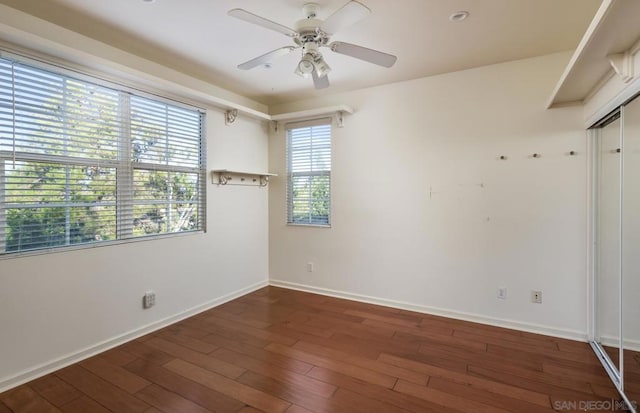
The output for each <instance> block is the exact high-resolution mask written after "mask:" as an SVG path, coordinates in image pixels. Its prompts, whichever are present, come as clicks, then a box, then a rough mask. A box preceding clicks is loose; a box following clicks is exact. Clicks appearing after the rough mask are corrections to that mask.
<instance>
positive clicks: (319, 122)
mask: <svg viewBox="0 0 640 413" xmlns="http://www.w3.org/2000/svg"><path fill="white" fill-rule="evenodd" d="M317 126H328V127H329V159H330V162H331V165H330V168H329V170H328V171H313V170H310V171H301V172H293V171H292V169H293V168H292V151H291V149H292V147H291V131H292V130H294V129H304V128H309V127H317ZM285 137H286V168H287V170H286V173H287V182H286V200H285V204H286V217H285V218H286V224H287V226H300V227H310V228H331V227H332V215H333V185H332V174H333V119H332V118H330V117H323V118H318V119H309V120H304V121H296V122H291V123H287V124H286V126H285ZM311 146H313V144H310V147H311ZM295 176H308V177H319V176H327V177H328V183H329V191H328V192H329V196H328V199H327V201H328V204H329V205H328V211H327V222H326V223H314V222H296V221H294V220H293V210H294V207H293V202H294V201H295V198H294V196H293V182H292V180H293V178H294V177H295ZM309 221H311V219H310V220H309Z"/></svg>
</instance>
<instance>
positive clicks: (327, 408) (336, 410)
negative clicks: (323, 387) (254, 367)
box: [239, 371, 351, 413]
mask: <svg viewBox="0 0 640 413" xmlns="http://www.w3.org/2000/svg"><path fill="white" fill-rule="evenodd" d="M239 381H240V382H241V383H243V384H245V385H247V386H250V387H251V388H254V389H257V390H260V391H262V392H265V393H269V394H272V395H274V396H276V397H279V398H281V399H283V400H286V401H287V402H289V403H291V405H297V406H301V407H303V408H305V409H308V410H311V411H312V412H314V413H351V410H350V408H349V407H348V406H345V405H343V404H342V403H340V402H339V401H337V400H335V399H334V398H332V397H330V398H325V397H321V396H318V395H315V394H313V393H309V392H307V391H306V390H304V389H301V388H297V387H293V386H287V385H285V384H283V383H281V382H279V381H277V380H273V379H270V378H268V377H265V376H262V375H260V374H257V373H254V372H252V371H248V372H247V373H245V374H243V375H242V376H241V377H240V378H239Z"/></svg>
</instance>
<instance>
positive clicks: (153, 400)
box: [136, 384, 212, 413]
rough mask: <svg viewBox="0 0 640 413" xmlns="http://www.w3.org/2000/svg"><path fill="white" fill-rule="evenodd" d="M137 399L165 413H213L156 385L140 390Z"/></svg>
mask: <svg viewBox="0 0 640 413" xmlns="http://www.w3.org/2000/svg"><path fill="white" fill-rule="evenodd" d="M136 397H138V398H139V399H141V400H143V401H145V402H146V403H148V404H149V405H151V406H154V407H155V408H156V409H158V410H160V411H161V412H165V413H174V412H180V413H212V411H211V410H208V409H205V408H204V407H202V406H200V405H198V404H196V403H194V402H192V401H190V400H187V399H185V398H183V397H180V396H179V395H178V394H176V393H173V392H170V391H168V390H166V389H164V388H162V387H160V386H157V385H155V384H152V385H151V386H149V387H146V388H144V389H142V390H140V391H139V392H138V393H137V394H136Z"/></svg>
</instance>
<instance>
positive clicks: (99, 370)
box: [80, 356, 151, 394]
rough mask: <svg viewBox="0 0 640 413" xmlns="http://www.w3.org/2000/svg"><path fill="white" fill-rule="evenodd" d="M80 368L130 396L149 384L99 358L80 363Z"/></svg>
mask: <svg viewBox="0 0 640 413" xmlns="http://www.w3.org/2000/svg"><path fill="white" fill-rule="evenodd" d="M80 366H82V367H84V368H85V369H87V370H89V371H90V372H91V373H93V374H95V375H96V376H98V377H100V378H102V379H104V380H106V381H108V382H109V383H111V384H113V385H114V386H117V387H119V388H121V389H122V390H124V391H126V392H127V393H130V394H133V393H136V392H138V391H140V390H142V389H144V388H145V387H147V386H149V385H150V384H151V383H150V382H149V381H147V380H145V379H143V378H141V377H140V376H137V375H135V374H131V373H130V372H129V371H127V370H125V369H124V368H122V367H120V366H117V365H113V364H111V363H109V362H108V361H107V360H105V359H103V358H102V357H101V356H96V357H91V358H88V359H86V360H84V361H82V362H80Z"/></svg>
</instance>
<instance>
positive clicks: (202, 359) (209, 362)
mask: <svg viewBox="0 0 640 413" xmlns="http://www.w3.org/2000/svg"><path fill="white" fill-rule="evenodd" d="M146 345H148V346H149V347H153V348H155V349H158V350H160V351H163V352H165V353H167V354H170V355H172V356H174V357H175V358H178V359H181V360H185V361H188V362H190V363H193V364H195V365H198V366H201V367H203V368H205V369H207V370H211V371H213V372H215V373H219V374H222V375H223V376H226V377H229V378H231V379H235V378H236V377H239V376H240V375H241V374H242V373H244V372H245V369H243V368H241V367H238V366H235V365H233V364H231V363H227V362H226V361H223V360H220V359H217V358H214V357H209V356H207V355H206V354H202V353H199V352H197V351H194V350H191V349H188V348H186V347H183V346H181V345H179V344H175V343H172V342H170V341H167V340H164V339H162V338H157V337H154V338H152V339H150V340H149V341H147V342H146Z"/></svg>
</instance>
